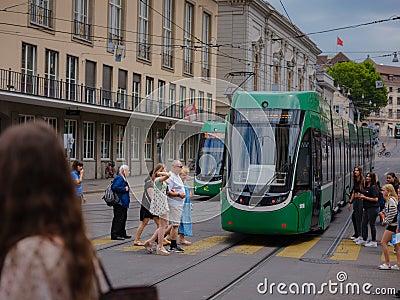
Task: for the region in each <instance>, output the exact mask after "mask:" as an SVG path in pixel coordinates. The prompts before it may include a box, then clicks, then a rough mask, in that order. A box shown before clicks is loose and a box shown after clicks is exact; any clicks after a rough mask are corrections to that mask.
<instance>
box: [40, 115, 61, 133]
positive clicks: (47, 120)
mask: <svg viewBox="0 0 400 300" xmlns="http://www.w3.org/2000/svg"><path fill="white" fill-rule="evenodd" d="M43 121H44V122H45V123H46V124H48V125H49V126H50V127H52V128H53V129H54V131H55V132H57V131H58V130H57V118H52V117H43Z"/></svg>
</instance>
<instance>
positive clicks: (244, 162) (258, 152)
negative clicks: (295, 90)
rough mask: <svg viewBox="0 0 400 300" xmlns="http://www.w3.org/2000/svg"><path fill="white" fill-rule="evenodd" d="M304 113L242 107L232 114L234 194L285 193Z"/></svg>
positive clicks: (231, 155)
mask: <svg viewBox="0 0 400 300" xmlns="http://www.w3.org/2000/svg"><path fill="white" fill-rule="evenodd" d="M303 118H304V114H302V112H301V111H300V110H287V109H286V110H283V109H265V110H263V109H239V110H234V111H233V112H232V115H231V124H232V127H231V128H230V153H229V155H230V161H231V166H229V168H230V170H229V171H230V172H229V173H230V176H229V177H230V187H231V191H232V192H233V193H242V192H243V193H246V192H247V193H251V194H253V193H256V194H259V195H260V196H261V195H263V194H266V193H285V192H288V191H289V189H290V183H291V178H290V174H291V172H292V165H293V158H294V155H295V150H296V145H297V143H298V140H299V133H300V127H301V124H302V119H303Z"/></svg>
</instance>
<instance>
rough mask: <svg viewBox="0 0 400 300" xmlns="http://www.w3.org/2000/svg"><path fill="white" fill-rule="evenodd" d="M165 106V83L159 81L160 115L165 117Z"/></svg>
mask: <svg viewBox="0 0 400 300" xmlns="http://www.w3.org/2000/svg"><path fill="white" fill-rule="evenodd" d="M164 106H165V81H164V80H159V81H158V107H159V110H158V113H160V114H163V115H164V108H165V107H164Z"/></svg>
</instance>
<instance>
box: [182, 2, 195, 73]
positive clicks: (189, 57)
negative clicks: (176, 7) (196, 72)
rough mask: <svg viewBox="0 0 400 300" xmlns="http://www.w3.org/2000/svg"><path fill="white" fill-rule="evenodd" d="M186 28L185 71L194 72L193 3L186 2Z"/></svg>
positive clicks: (184, 38) (184, 37)
mask: <svg viewBox="0 0 400 300" xmlns="http://www.w3.org/2000/svg"><path fill="white" fill-rule="evenodd" d="M184 27H185V30H184V35H183V44H184V52H183V53H184V54H183V55H184V57H183V73H185V74H188V75H192V74H193V45H192V36H193V5H192V4H190V3H188V2H186V3H185V25H184Z"/></svg>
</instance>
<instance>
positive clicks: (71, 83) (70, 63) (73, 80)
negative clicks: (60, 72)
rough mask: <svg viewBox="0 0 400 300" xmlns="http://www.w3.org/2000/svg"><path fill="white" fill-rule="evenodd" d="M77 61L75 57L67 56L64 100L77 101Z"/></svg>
mask: <svg viewBox="0 0 400 300" xmlns="http://www.w3.org/2000/svg"><path fill="white" fill-rule="evenodd" d="M78 61H79V59H78V58H77V57H75V56H71V55H67V67H66V70H67V74H66V77H65V81H66V85H65V98H66V99H68V100H77V95H78V74H79V73H78Z"/></svg>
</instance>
